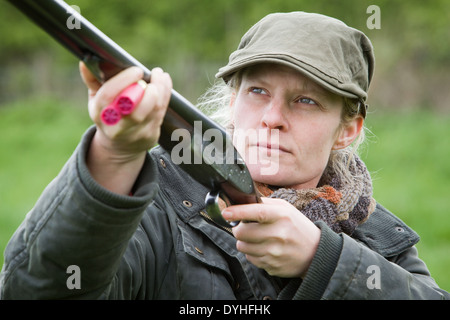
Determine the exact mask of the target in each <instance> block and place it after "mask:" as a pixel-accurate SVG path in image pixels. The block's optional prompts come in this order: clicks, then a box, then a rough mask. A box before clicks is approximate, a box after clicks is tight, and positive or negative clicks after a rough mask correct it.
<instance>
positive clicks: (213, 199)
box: [205, 190, 240, 228]
mask: <svg viewBox="0 0 450 320" xmlns="http://www.w3.org/2000/svg"><path fill="white" fill-rule="evenodd" d="M219 198H221V199H222V200H223V201H225V203H226V204H227V206H228V205H230V204H231V203H230V200H229V199H228V197H227V196H226V195H225V194H224V193H223V192H221V191H220V190H213V191H211V192H208V194H207V195H206V198H205V205H206V207H205V208H206V213H207V214H208V215H209V217H210V218H211V219H212V220H213V221H214V222H215V223H217V224H218V225H220V226H222V227H225V228H233V227H236V226H237V225H238V224H239V222H240V221H227V220H225V219H224V218H223V216H222V212H221V210H220V207H219Z"/></svg>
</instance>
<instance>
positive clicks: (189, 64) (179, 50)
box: [0, 0, 450, 106]
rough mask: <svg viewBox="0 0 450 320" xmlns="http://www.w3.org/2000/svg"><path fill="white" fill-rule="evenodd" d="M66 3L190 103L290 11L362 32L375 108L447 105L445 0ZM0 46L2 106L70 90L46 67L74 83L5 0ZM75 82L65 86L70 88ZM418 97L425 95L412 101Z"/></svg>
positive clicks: (73, 71) (449, 10) (50, 46)
mask: <svg viewBox="0 0 450 320" xmlns="http://www.w3.org/2000/svg"><path fill="white" fill-rule="evenodd" d="M66 2H67V3H68V4H70V5H77V6H78V7H80V9H81V14H82V15H84V16H85V17H86V18H87V19H88V20H90V21H91V22H93V23H94V25H96V26H97V27H98V28H99V29H100V30H102V31H103V32H104V33H106V34H107V35H108V36H110V37H111V38H112V39H114V41H116V42H117V43H118V44H119V45H121V46H122V47H124V49H125V50H127V51H129V52H130V53H131V54H132V55H133V56H135V57H136V58H137V59H138V60H140V61H141V62H142V63H144V64H145V65H147V66H148V67H149V68H151V67H153V66H161V67H163V68H164V69H165V70H167V71H168V72H170V73H171V75H172V77H173V79H174V84H175V87H176V88H177V90H178V91H180V92H181V93H182V94H183V93H186V92H187V93H189V94H186V96H187V97H188V98H189V99H195V98H196V97H197V96H198V95H199V94H201V92H203V90H204V89H205V87H206V86H207V85H208V83H210V82H212V81H213V76H214V74H215V72H216V70H217V68H219V67H220V66H222V65H223V64H225V63H226V62H227V61H228V55H229V54H230V52H232V51H233V50H234V49H235V48H236V46H237V44H238V43H239V40H240V37H241V36H242V35H243V33H244V32H245V31H246V30H247V29H248V28H249V27H250V26H251V25H253V24H254V23H256V22H257V21H258V20H259V19H260V18H262V17H263V16H265V15H266V14H268V13H271V12H276V11H278V12H280V11H281V12H283V11H294V10H302V11H309V12H318V13H323V14H326V15H330V16H333V17H336V18H338V19H341V20H342V21H344V22H345V23H347V24H348V25H350V26H352V27H355V28H358V29H360V30H362V31H363V32H365V33H367V34H368V36H369V37H370V38H371V39H372V41H373V43H374V46H375V51H376V56H377V71H376V78H375V79H374V87H375V90H372V92H373V95H374V100H375V102H376V103H379V104H396V105H399V104H402V103H403V104H407V105H410V104H411V103H422V102H423V101H430V97H432V99H431V100H432V104H440V105H443V106H446V105H448V102H449V99H450V97H449V94H448V92H449V91H450V90H443V88H442V87H443V86H444V83H448V82H449V81H448V80H449V76H447V74H449V72H448V71H449V70H450V41H448V40H449V38H450V34H449V32H450V19H449V18H450V1H448V0H430V1H426V2H424V1H421V0H410V1H402V0H370V1H369V0H345V1H337V0H314V1H311V0H246V1H242V0H226V1H223V0H212V1H206V0H151V1H138V0H129V1H123V0H105V1H102V2H99V1H89V0H66ZM371 4H376V5H378V6H379V7H380V9H381V29H379V30H378V29H375V30H369V29H368V28H367V25H366V22H367V19H368V17H369V15H368V14H367V13H366V9H367V7H368V6H369V5H371ZM0 39H1V41H0V49H1V50H0V68H1V69H0V70H2V71H1V72H0V101H1V100H5V99H6V98H14V97H18V96H19V94H20V93H21V91H23V90H20V88H21V87H23V86H24V85H28V87H29V88H30V90H31V91H33V90H34V89H33V85H32V84H33V83H36V82H41V83H42V85H40V86H38V87H36V88H35V89H36V90H39V92H40V93H41V92H42V90H44V91H45V90H47V91H51V92H55V91H60V92H61V93H62V94H65V93H66V92H67V91H68V90H67V89H64V88H60V86H62V84H63V83H64V82H66V81H61V80H58V81H56V80H55V82H57V83H53V82H52V79H53V78H54V77H52V76H47V78H48V79H49V80H48V81H42V77H45V75H43V74H42V72H43V70H44V71H45V72H47V73H49V74H51V75H55V77H78V75H77V68H76V66H75V65H74V59H73V57H72V56H71V55H70V54H69V53H67V52H65V51H64V50H63V49H62V48H59V45H57V44H56V43H55V42H54V40H53V39H51V38H50V37H49V36H47V35H46V34H45V33H44V32H42V31H41V30H39V29H38V28H37V27H35V26H34V25H33V24H32V23H31V22H30V21H28V20H27V19H26V18H25V17H24V16H23V15H22V14H21V13H20V12H18V11H17V10H16V9H15V8H13V7H12V6H11V5H10V4H8V3H7V2H6V1H2V2H0ZM46 56H50V57H52V58H51V59H49V58H48V57H46ZM42 65H45V67H42ZM39 66H40V67H39ZM444 70H445V71H444ZM24 75H27V76H28V77H29V79H28V80H27V77H26V76H24ZM424 77H425V78H427V79H431V80H430V81H423V79H422V80H421V83H423V84H424V85H423V89H421V90H419V92H417V93H416V91H417V86H418V83H417V84H416V83H409V82H403V81H399V78H402V79H403V78H407V79H413V78H424ZM380 79H382V80H380ZM74 81H75V80H73V79H71V80H67V83H69V84H70V86H73V85H74V83H76V82H74ZM77 85H80V83H79V82H78V84H77ZM402 85H403V86H402ZM399 86H400V87H399ZM397 88H398V89H397ZM80 90H81V89H80ZM75 91H76V90H75ZM32 93H33V92H30V94H32ZM35 93H36V92H35ZM417 94H422V95H425V96H423V97H422V98H420V99H418V98H417V97H415V98H414V99H411V95H413V96H414V95H417ZM408 97H410V98H408ZM419 100H420V101H419Z"/></svg>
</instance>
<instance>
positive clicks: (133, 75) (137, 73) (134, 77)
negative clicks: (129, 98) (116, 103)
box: [96, 67, 144, 106]
mask: <svg viewBox="0 0 450 320" xmlns="http://www.w3.org/2000/svg"><path fill="white" fill-rule="evenodd" d="M143 76H144V71H142V69H140V68H139V67H129V68H127V69H125V70H123V71H121V72H119V73H118V74H117V75H115V76H114V77H112V78H111V79H109V80H108V81H106V82H105V83H104V84H103V85H102V86H101V88H100V89H99V90H98V92H97V97H96V98H97V99H98V100H99V101H101V102H102V104H103V105H104V106H106V105H109V104H110V103H111V102H112V101H113V100H114V98H115V97H116V96H117V95H119V93H120V92H122V91H123V90H124V89H125V88H127V87H128V86H130V85H131V84H133V83H135V82H137V81H139V80H141V79H142V78H143Z"/></svg>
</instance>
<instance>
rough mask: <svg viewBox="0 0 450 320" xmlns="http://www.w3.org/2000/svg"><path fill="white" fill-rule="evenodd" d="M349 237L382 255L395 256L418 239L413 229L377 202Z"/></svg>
mask: <svg viewBox="0 0 450 320" xmlns="http://www.w3.org/2000/svg"><path fill="white" fill-rule="evenodd" d="M351 237H352V238H355V239H357V240H359V241H361V242H363V243H365V244H366V245H367V246H368V247H369V248H371V249H372V250H374V251H376V252H378V253H379V254H381V255H382V256H384V257H391V256H395V255H397V254H399V253H401V252H403V251H404V250H406V249H408V248H409V247H412V246H414V245H415V244H416V243H417V242H419V240H420V237H419V235H418V234H417V233H416V232H415V231H414V230H412V229H411V228H410V227H408V226H407V225H406V224H405V223H404V222H403V221H402V220H400V219H399V218H398V217H396V216H395V215H393V214H392V213H391V212H390V211H388V210H387V209H386V208H384V207H383V206H382V205H381V204H379V203H377V206H376V208H375V211H374V212H373V213H372V214H371V215H370V217H369V219H368V220H367V221H366V222H364V223H363V224H361V225H359V226H358V227H357V228H356V229H355V231H354V232H353V234H352V235H351Z"/></svg>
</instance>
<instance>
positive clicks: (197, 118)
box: [7, 0, 261, 227]
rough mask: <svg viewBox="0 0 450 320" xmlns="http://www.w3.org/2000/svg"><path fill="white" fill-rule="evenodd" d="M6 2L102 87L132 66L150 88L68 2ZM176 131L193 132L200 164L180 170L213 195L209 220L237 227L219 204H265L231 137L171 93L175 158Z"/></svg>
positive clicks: (167, 133) (166, 129) (165, 136)
mask: <svg viewBox="0 0 450 320" xmlns="http://www.w3.org/2000/svg"><path fill="white" fill-rule="evenodd" d="M7 1H8V2H10V3H11V4H12V5H13V6H15V7H16V8H17V9H19V10H20V11H21V12H23V13H24V14H25V15H26V16H27V17H28V18H29V19H31V20H32V21H33V22H34V23H35V24H37V25H38V26H39V27H40V28H42V29H43V30H44V31H45V32H47V33H48V34H49V35H51V36H52V37H53V38H55V39H56V40H57V41H58V42H59V43H60V44H62V45H63V46H64V47H65V48H66V49H68V50H69V51H70V52H72V53H73V54H74V55H75V56H76V57H77V58H78V59H79V60H82V61H84V63H85V64H86V66H87V67H88V68H89V70H90V71H91V72H92V73H93V74H94V75H95V77H96V78H97V79H98V80H99V81H100V82H102V83H103V82H104V81H106V80H108V79H109V78H111V77H113V76H114V75H116V74H117V73H119V72H120V71H122V70H124V69H125V68H128V67H131V66H138V67H139V68H141V69H142V70H143V71H144V80H145V81H147V82H150V78H151V72H150V70H149V69H147V68H146V67H145V66H144V65H142V64H141V63H140V62H139V61H137V60H136V59H135V58H134V57H132V56H131V55H130V54H129V53H128V52H126V51H125V50H124V49H123V48H121V47H120V46H119V45H118V44H116V43H115V42H114V41H113V40H111V39H110V38H109V37H107V36H106V35H105V34H104V33H103V32H101V31H100V30H99V29H98V28H96V27H95V26H94V25H93V24H92V23H90V22H89V21H88V20H87V19H85V18H84V17H83V16H82V15H81V14H80V13H79V12H77V11H76V10H75V9H74V8H72V7H71V6H69V5H68V4H67V3H65V2H64V1H62V0H7ZM199 124H200V125H199ZM177 129H184V130H186V132H189V137H190V141H189V143H188V144H189V145H188V150H189V152H190V154H191V157H190V159H193V158H195V159H196V160H197V161H184V162H181V163H179V164H178V165H179V166H180V167H181V168H182V169H183V170H184V171H185V172H187V173H188V174H189V175H191V176H192V177H193V178H194V179H195V180H197V181H198V182H199V183H201V184H202V185H204V186H205V187H206V188H208V190H210V191H209V192H208V194H207V196H206V198H205V208H206V211H207V213H208V215H209V216H210V217H211V219H212V220H213V221H214V222H215V223H217V224H218V225H220V226H223V227H233V226H235V225H237V224H238V223H239V222H228V221H226V220H225V219H224V218H223V217H222V215H221V210H220V208H219V199H222V200H224V201H225V204H226V205H227V206H228V205H232V204H243V203H258V202H261V200H260V198H259V196H258V193H257V192H256V187H255V184H254V182H253V180H252V178H251V176H250V173H249V171H248V168H247V166H246V165H245V163H244V161H243V159H242V157H241V156H240V155H239V153H238V152H237V150H236V149H235V148H234V147H233V144H232V140H231V137H230V136H229V134H228V133H227V132H226V131H225V130H224V128H223V127H221V126H220V125H219V124H217V123H215V122H214V121H213V120H211V119H210V118H208V117H207V116H206V115H204V114H203V113H202V112H200V111H199V110H198V109H197V108H196V107H195V106H193V105H192V104H191V103H190V102H189V101H188V100H187V99H185V98H184V97H183V96H181V95H180V94H179V93H178V92H176V91H175V90H172V93H171V98H170V102H169V107H168V110H167V113H166V115H165V117H164V121H163V124H162V126H161V136H160V139H159V141H158V143H159V145H160V146H161V147H163V148H164V149H165V150H166V151H168V152H172V151H173V150H174V148H175V147H176V146H177V145H178V142H177V141H173V140H172V133H173V132H174V131H175V130H177ZM211 129H212V130H213V131H212V132H214V137H215V139H214V140H213V141H205V139H204V138H203V137H204V133H205V132H206V131H208V130H211ZM199 131H200V132H199ZM209 132H211V131H209ZM199 136H200V137H201V138H200V139H199V138H198V137H199ZM206 150H215V152H214V155H213V157H212V156H211V154H212V153H208V152H205V151H206ZM220 151H222V152H220ZM223 151H226V152H223Z"/></svg>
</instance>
